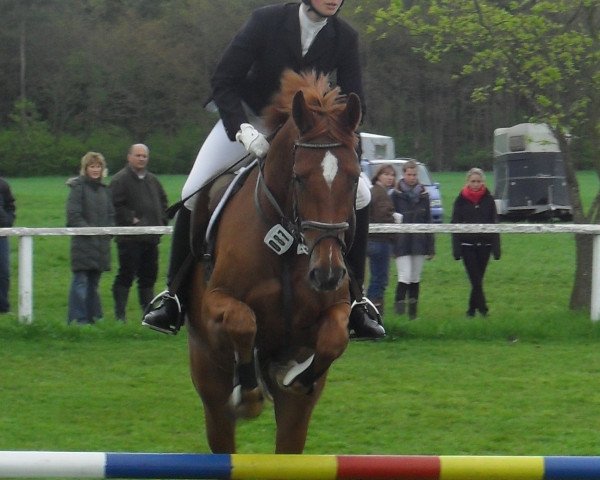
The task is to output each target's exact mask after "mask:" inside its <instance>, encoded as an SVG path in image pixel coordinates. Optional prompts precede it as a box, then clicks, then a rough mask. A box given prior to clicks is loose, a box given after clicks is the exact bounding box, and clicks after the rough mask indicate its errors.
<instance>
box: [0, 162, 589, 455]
mask: <svg viewBox="0 0 600 480" xmlns="http://www.w3.org/2000/svg"><path fill="white" fill-rule="evenodd" d="M435 177H436V180H437V181H439V182H440V183H441V184H442V194H443V200H444V207H445V208H446V214H447V217H446V218H448V216H449V211H450V209H451V205H452V200H453V198H454V196H455V195H456V193H457V192H458V191H459V189H460V187H461V186H462V183H463V178H464V176H463V174H462V173H438V174H436V175H435ZM582 179H583V180H582V190H583V188H585V191H584V195H585V197H584V201H586V202H589V201H591V198H592V197H593V195H594V194H595V192H596V190H597V179H596V178H595V176H594V175H593V174H592V173H591V172H584V173H582ZM9 180H10V182H11V186H12V188H13V192H14V194H15V196H16V198H17V207H18V212H17V213H18V221H17V225H18V226H28V227H58V226H62V225H64V202H65V200H66V195H67V187H65V186H64V179H62V178H36V179H9ZM161 180H163V182H164V184H165V187H166V189H167V191H168V193H169V197H170V199H171V200H172V201H173V200H175V199H176V197H177V192H178V190H179V189H180V187H181V185H182V183H183V181H184V179H183V177H176V176H173V177H161ZM13 242H14V239H13ZM68 243H69V241H68V239H67V238H62V237H46V238H35V240H34V253H35V259H34V272H35V273H34V274H35V283H34V323H33V324H32V325H29V326H27V325H21V324H19V323H18V321H17V318H16V315H14V314H8V315H3V316H1V317H0V365H1V370H0V404H1V405H2V409H1V410H0V450H28V449H34V450H86V451H87V450H97V451H105V450H109V451H155V452H160V451H164V452H177V451H196V452H206V451H208V446H207V444H206V440H205V438H204V433H203V432H204V430H203V428H204V427H203V420H202V408H201V404H200V401H199V399H198V397H197V396H196V394H195V392H194V391H193V388H192V385H191V381H190V379H189V372H188V364H187V345H186V334H185V333H184V332H183V333H182V334H180V335H179V336H177V337H167V336H161V335H159V334H156V333H154V332H150V331H146V330H144V329H142V328H141V327H140V326H139V323H138V319H139V317H140V311H139V306H137V305H136V303H135V296H134V298H133V299H132V300H131V301H130V305H129V311H128V315H129V318H130V319H131V320H130V322H129V323H127V324H125V325H123V324H119V323H117V322H115V321H114V319H113V316H112V299H111V296H110V293H109V292H110V285H111V282H112V279H113V278H114V270H113V271H112V272H108V273H106V274H104V275H103V279H102V295H103V300H104V308H105V313H106V320H105V321H104V322H103V323H102V324H99V325H96V326H87V327H74V326H71V327H68V326H67V325H66V322H65V316H66V303H67V290H68V285H69V282H70V275H71V274H70V271H69V262H68V259H69V258H68ZM168 244H169V241H168V238H165V239H164V240H163V242H162V246H161V273H160V275H161V278H162V277H163V276H164V272H165V267H166V261H167V255H168V246H169V245H168ZM436 246H437V255H436V257H435V258H434V259H433V260H432V261H431V262H428V263H427V264H426V265H425V269H424V275H423V286H422V298H421V302H420V315H419V320H417V321H413V322H409V321H407V320H406V319H405V318H398V317H396V316H395V315H393V313H391V308H389V309H388V310H389V313H386V315H385V321H386V326H387V328H388V331H389V333H390V334H389V335H388V338H387V339H386V340H384V341H381V342H376V343H372V342H352V343H351V344H350V346H349V348H348V351H347V352H346V353H345V354H344V356H342V358H340V359H339V360H338V361H337V362H336V363H335V364H334V366H333V368H332V369H331V373H330V377H329V380H328V386H327V388H326V389H325V393H324V395H323V398H322V399H321V401H320V402H319V404H318V406H317V408H316V410H315V413H314V416H313V420H312V423H311V429H310V432H309V437H308V442H307V448H306V452H307V453H332V454H333V453H367V454H368V453H390V454H399V453H405V454H447V455H451V454H506V455H529V454H531V455H534V454H537V455H552V454H555V455H558V454H565V455H592V454H598V449H597V430H598V422H597V420H596V418H597V415H598V405H600V393H598V388H597V378H598V375H599V373H600V355H598V350H599V348H600V342H599V339H600V328H599V327H598V326H597V325H596V324H593V323H592V322H591V321H590V320H589V313H588V312H573V311H570V310H569V309H568V307H567V306H568V300H569V295H570V290H571V285H572V280H573V268H574V259H575V256H574V255H575V252H574V241H573V238H572V236H571V235H568V234H551V235H518V234H510V235H508V234H507V235H503V237H502V247H503V256H502V259H501V260H500V261H498V262H496V261H492V262H491V263H490V266H489V270H488V274H487V276H486V292H487V295H488V299H489V303H490V312H491V315H490V317H489V318H488V319H481V318H476V319H474V320H467V319H466V318H465V317H464V311H465V310H466V301H467V295H468V290H469V288H468V281H467V278H466V275H465V273H464V269H463V266H462V264H461V263H460V262H456V261H454V259H453V258H452V256H451V252H450V243H449V236H448V235H444V234H440V235H437V238H436ZM16 263H17V257H16V242H15V243H13V268H14V271H15V277H14V278H15V282H14V283H13V289H12V299H13V307H15V308H16V294H17V292H16V266H17V265H16ZM113 265H114V266H115V267H116V258H115V259H114V262H113ZM160 283H162V281H161V282H160ZM390 284H391V286H390V289H389V291H388V293H387V302H388V305H390V306H391V301H392V289H393V286H394V284H395V277H394V276H391V278H390ZM160 286H162V284H161V285H160ZM273 436H274V426H273V415H272V412H271V409H270V408H267V409H266V410H265V412H264V413H263V415H262V416H261V417H260V418H259V419H257V420H255V421H252V422H244V423H241V424H240V427H239V436H238V444H239V449H240V451H241V452H257V453H267V452H271V451H272V449H273Z"/></svg>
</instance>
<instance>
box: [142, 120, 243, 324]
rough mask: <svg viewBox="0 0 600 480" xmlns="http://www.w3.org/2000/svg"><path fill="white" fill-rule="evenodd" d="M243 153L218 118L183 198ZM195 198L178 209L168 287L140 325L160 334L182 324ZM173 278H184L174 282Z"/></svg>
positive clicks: (190, 263) (201, 149)
mask: <svg viewBox="0 0 600 480" xmlns="http://www.w3.org/2000/svg"><path fill="white" fill-rule="evenodd" d="M245 153H246V151H245V149H244V147H243V145H242V144H240V143H238V142H232V141H231V140H229V138H228V137H227V134H226V133H225V129H224V128H223V122H222V121H220V120H219V122H217V124H216V125H215V127H214V128H213V129H212V131H211V132H210V134H209V135H208V137H207V138H206V140H205V141H204V144H203V145H202V147H201V148H200V151H199V152H198V156H197V157H196V161H195V162H194V166H193V167H192V170H191V172H190V174H189V176H188V178H187V180H186V183H185V185H184V187H183V191H182V197H183V198H184V199H185V198H187V197H189V196H190V195H193V194H194V193H195V192H197V191H198V190H199V189H200V188H201V187H202V186H204V185H205V184H206V183H208V182H209V181H210V180H212V179H213V178H215V177H216V176H217V175H219V174H220V173H223V172H224V171H225V170H227V169H229V168H231V167H232V166H233V165H234V164H235V163H236V162H237V161H238V160H239V159H241V158H243V157H244V155H245ZM240 166H241V165H240ZM195 198H196V197H195V195H194V196H192V197H191V198H189V199H188V200H186V202H185V206H184V207H182V208H181V209H180V211H179V213H178V215H177V219H176V221H175V227H174V229H173V237H172V239H171V256H170V262H169V271H168V273H167V286H168V287H169V288H168V289H167V290H166V291H165V292H162V293H161V294H159V296H158V297H157V298H155V299H154V300H153V301H152V303H151V305H150V309H149V311H148V312H147V313H146V314H145V315H144V318H143V320H142V325H145V326H147V327H150V328H152V329H154V330H157V331H159V332H162V333H170V334H172V335H175V334H176V333H177V332H178V331H179V328H180V327H181V324H182V319H183V313H182V305H185V298H181V296H182V294H183V293H184V291H185V288H180V287H181V286H185V285H186V284H187V281H186V277H187V276H188V275H189V273H190V272H191V267H192V265H193V262H191V261H189V260H188V258H191V257H190V255H191V248H190V217H191V211H190V210H192V209H193V206H194V202H195ZM198 234H199V235H201V236H204V232H198ZM176 277H181V278H183V279H184V280H182V281H177V282H175V281H174V280H175V278H176Z"/></svg>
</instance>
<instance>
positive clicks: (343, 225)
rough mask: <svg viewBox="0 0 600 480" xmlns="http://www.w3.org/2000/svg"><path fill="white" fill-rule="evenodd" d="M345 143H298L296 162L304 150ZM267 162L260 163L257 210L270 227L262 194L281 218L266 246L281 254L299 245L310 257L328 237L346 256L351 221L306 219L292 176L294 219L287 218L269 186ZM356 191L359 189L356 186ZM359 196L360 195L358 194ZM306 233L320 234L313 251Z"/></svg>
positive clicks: (273, 228)
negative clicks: (346, 238)
mask: <svg viewBox="0 0 600 480" xmlns="http://www.w3.org/2000/svg"><path fill="white" fill-rule="evenodd" d="M341 146H343V144H342V143H341V142H331V143H308V142H302V141H300V140H296V141H295V142H294V147H293V152H292V157H293V159H294V162H295V161H296V152H297V151H298V149H300V148H308V149H318V150H326V149H331V148H337V147H341ZM264 164H265V160H264V159H262V160H261V161H259V169H258V176H257V179H256V186H255V189H254V203H255V206H256V209H257V210H258V212H259V213H260V215H261V217H262V219H263V221H264V222H265V223H266V224H267V225H270V224H272V223H273V222H272V221H269V219H268V217H267V215H266V214H265V212H264V211H263V209H262V207H261V205H260V200H259V191H262V193H264V195H265V197H266V198H267V200H268V201H269V203H270V204H271V206H272V207H273V209H274V210H275V212H276V214H277V216H278V217H279V221H280V223H279V224H276V225H275V226H274V227H272V228H271V230H269V232H268V233H267V235H266V236H265V243H266V244H267V245H268V246H269V247H270V248H271V249H272V250H273V251H275V252H276V253H278V254H279V255H281V254H283V253H285V252H287V251H289V249H290V248H291V246H292V244H294V243H295V244H296V245H297V249H296V253H297V254H307V255H308V256H310V255H311V254H312V252H313V250H314V249H315V247H316V246H317V245H318V244H319V242H321V241H322V240H324V239H326V238H333V239H335V240H336V241H337V242H338V243H339V244H340V247H341V249H342V252H343V253H345V252H346V250H347V245H346V241H345V239H344V238H343V237H344V235H342V234H344V233H345V232H346V231H347V230H348V229H349V228H350V223H349V222H338V223H326V222H319V221H317V220H310V219H302V218H300V215H299V214H298V195H297V188H296V183H297V182H296V176H295V174H293V175H292V178H291V188H292V212H293V213H292V215H293V218H292V219H289V218H288V216H287V215H285V214H284V213H283V210H282V209H281V207H280V206H279V203H278V202H277V200H276V199H275V197H274V195H273V194H272V193H271V190H270V189H269V187H268V185H267V184H266V182H265V179H264V175H263V170H264ZM355 188H356V187H355ZM354 193H356V192H354ZM306 230H316V231H317V232H319V235H318V236H317V238H316V239H315V241H314V242H313V243H312V245H311V246H310V248H309V247H308V246H307V245H306V242H305V238H304V232H305V231H306ZM286 234H287V235H286ZM349 243H352V236H351V238H350V240H349Z"/></svg>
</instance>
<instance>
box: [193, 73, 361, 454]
mask: <svg viewBox="0 0 600 480" xmlns="http://www.w3.org/2000/svg"><path fill="white" fill-rule="evenodd" d="M263 113H264V117H265V119H266V122H267V126H268V127H269V128H270V129H271V130H272V131H276V134H275V135H274V137H273V139H272V141H271V147H270V150H269V153H268V155H267V157H266V158H265V159H264V160H260V161H259V162H258V165H257V166H255V167H254V169H253V171H252V172H251V173H250V175H249V177H248V178H247V179H246V181H245V183H244V184H243V186H242V187H241V188H240V190H239V191H238V192H237V193H236V194H235V196H233V198H232V199H231V200H229V202H228V203H227V204H226V206H225V208H224V209H223V211H222V214H221V220H220V224H219V226H218V232H217V233H216V240H215V248H214V258H213V264H212V270H211V271H210V272H207V271H205V269H206V268H207V267H206V265H205V264H202V263H199V264H198V265H197V267H196V269H195V272H194V279H193V282H192V291H191V298H192V299H193V300H192V301H190V309H189V318H188V332H189V335H188V338H189V351H190V362H191V375H192V380H193V383H194V386H195V387H196V390H197V391H198V393H199V394H200V397H201V399H202V402H203V404H204V414H205V421H206V434H207V437H208V443H209V445H210V448H211V450H212V451H213V452H217V453H233V452H234V451H235V447H236V445H235V422H236V418H240V417H242V418H252V417H255V416H257V415H258V414H260V412H261V410H262V407H263V402H264V399H265V397H269V398H270V399H272V400H273V404H274V411H275V420H276V425H277V434H276V448H275V451H276V452H277V453H301V452H302V451H303V449H304V444H305V442H306V436H307V432H308V424H309V421H310V417H311V414H312V411H313V408H314V406H315V404H316V403H317V400H318V399H319V396H320V394H321V392H322V390H323V387H324V384H325V379H326V376H327V371H328V369H329V367H330V365H331V364H332V363H333V361H334V360H335V359H336V358H338V357H339V356H340V355H341V354H342V353H343V352H344V350H345V349H346V346H347V345H348V329H347V324H348V316H349V314H350V295H349V285H348V281H349V279H348V272H347V268H346V263H345V258H344V253H345V250H346V248H348V247H349V245H348V243H349V242H351V238H352V235H353V228H352V227H353V225H354V224H353V221H354V201H355V193H356V186H357V183H358V177H359V174H360V167H359V162H358V159H357V155H356V142H357V135H356V133H355V130H356V128H357V126H358V124H359V122H360V116H361V108H360V100H359V98H358V96H357V95H355V94H350V95H349V96H347V97H344V96H341V95H340V92H339V89H338V88H333V89H331V88H330V87H329V81H328V78H327V77H325V76H318V75H316V74H314V73H306V74H302V75H300V74H296V73H293V72H291V71H287V72H285V73H284V75H283V77H282V88H281V91H280V92H279V94H278V95H277V96H276V97H275V99H274V101H273V103H272V104H271V105H270V106H269V107H267V108H266V109H265V112H263ZM200 197H201V196H200ZM199 201H200V202H202V201H204V200H199Z"/></svg>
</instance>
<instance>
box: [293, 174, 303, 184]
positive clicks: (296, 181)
mask: <svg viewBox="0 0 600 480" xmlns="http://www.w3.org/2000/svg"><path fill="white" fill-rule="evenodd" d="M294 183H295V184H296V185H297V186H298V187H302V186H303V185H304V180H303V179H302V177H299V176H298V175H294Z"/></svg>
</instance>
